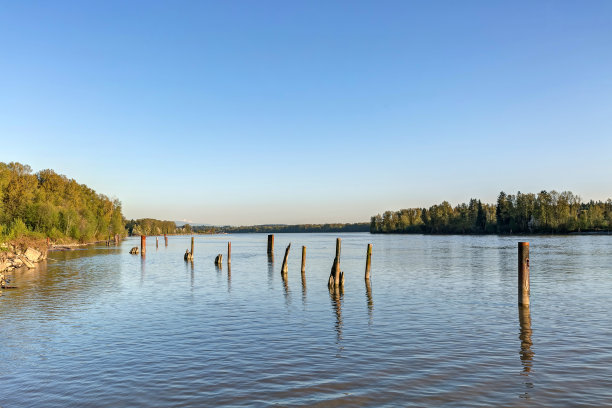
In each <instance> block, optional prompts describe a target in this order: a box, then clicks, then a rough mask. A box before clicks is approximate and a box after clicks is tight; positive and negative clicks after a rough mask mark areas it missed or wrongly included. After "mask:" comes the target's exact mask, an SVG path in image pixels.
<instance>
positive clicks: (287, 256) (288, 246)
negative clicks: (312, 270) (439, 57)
mask: <svg viewBox="0 0 612 408" xmlns="http://www.w3.org/2000/svg"><path fill="white" fill-rule="evenodd" d="M289 248H291V242H290V243H289V245H287V249H285V258H284V259H283V266H282V267H281V275H282V276H285V275H287V271H288V269H289V267H288V266H287V258H289Z"/></svg>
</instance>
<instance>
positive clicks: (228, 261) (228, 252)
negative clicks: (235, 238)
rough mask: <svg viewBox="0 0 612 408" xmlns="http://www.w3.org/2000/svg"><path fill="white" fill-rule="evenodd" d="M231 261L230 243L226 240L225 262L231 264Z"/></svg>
mask: <svg viewBox="0 0 612 408" xmlns="http://www.w3.org/2000/svg"><path fill="white" fill-rule="evenodd" d="M231 263H232V243H231V242H228V243H227V264H228V265H229V264H231Z"/></svg>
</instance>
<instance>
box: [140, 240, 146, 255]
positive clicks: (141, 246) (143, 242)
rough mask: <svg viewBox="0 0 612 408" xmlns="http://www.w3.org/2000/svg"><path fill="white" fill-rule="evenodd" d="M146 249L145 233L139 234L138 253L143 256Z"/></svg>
mask: <svg viewBox="0 0 612 408" xmlns="http://www.w3.org/2000/svg"><path fill="white" fill-rule="evenodd" d="M146 251H147V237H146V236H145V235H141V236H140V254H141V255H142V256H144V255H145V252H146Z"/></svg>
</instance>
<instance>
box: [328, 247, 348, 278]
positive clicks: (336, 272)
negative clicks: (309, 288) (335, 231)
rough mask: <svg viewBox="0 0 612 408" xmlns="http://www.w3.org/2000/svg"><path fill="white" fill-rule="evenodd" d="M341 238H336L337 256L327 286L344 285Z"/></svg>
mask: <svg viewBox="0 0 612 408" xmlns="http://www.w3.org/2000/svg"><path fill="white" fill-rule="evenodd" d="M340 245H341V241H340V238H336V257H335V258H334V264H333V265H332V268H331V272H330V274H329V281H328V283H327V286H328V287H329V288H330V289H332V288H336V289H338V288H340V287H341V286H342V285H344V274H343V273H342V271H341V270H340Z"/></svg>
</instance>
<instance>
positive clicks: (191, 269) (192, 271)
mask: <svg viewBox="0 0 612 408" xmlns="http://www.w3.org/2000/svg"><path fill="white" fill-rule="evenodd" d="M189 266H190V268H189V272H190V274H191V276H190V277H191V290H192V291H193V281H194V278H195V277H194V268H193V261H191V262H189Z"/></svg>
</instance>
